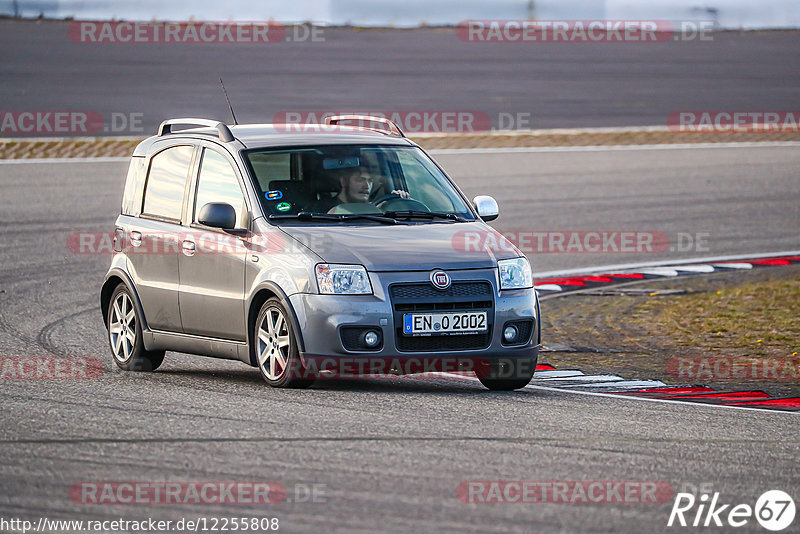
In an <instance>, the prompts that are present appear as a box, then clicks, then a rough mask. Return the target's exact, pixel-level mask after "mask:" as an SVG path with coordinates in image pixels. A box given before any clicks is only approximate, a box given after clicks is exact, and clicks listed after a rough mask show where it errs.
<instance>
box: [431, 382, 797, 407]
mask: <svg viewBox="0 0 800 534" xmlns="http://www.w3.org/2000/svg"><path fill="white" fill-rule="evenodd" d="M436 374H438V375H441V376H442V377H447V378H458V379H460V380H471V381H473V382H477V381H478V379H477V378H475V377H471V376H463V375H455V374H452V373H436ZM525 389H532V390H539V391H547V392H551V393H563V394H566V395H585V396H587V397H602V398H606V399H615V400H620V399H622V400H630V401H638V402H653V403H658V404H681V405H683V406H694V407H695V408H712V409H723V410H744V411H748V412H763V413H770V414H777V415H794V416H797V415H800V412H786V411H782V410H769V409H767V408H748V407H746V406H728V405H725V404H706V403H703V402H687V401H680V400H673V399H651V398H649V397H637V396H636V395H615V394H614V393H602V392H599V391H580V390H574V389H562V388H560V387H551V386H537V385H534V384H528V385H527V386H525Z"/></svg>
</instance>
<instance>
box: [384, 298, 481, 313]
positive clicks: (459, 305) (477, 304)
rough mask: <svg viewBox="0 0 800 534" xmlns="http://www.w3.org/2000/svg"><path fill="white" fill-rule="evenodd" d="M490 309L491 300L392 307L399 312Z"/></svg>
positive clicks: (396, 305) (422, 303)
mask: <svg viewBox="0 0 800 534" xmlns="http://www.w3.org/2000/svg"><path fill="white" fill-rule="evenodd" d="M491 307H492V301H491V300H472V301H469V302H420V303H417V304H414V303H408V304H395V305H394V309H395V310H397V311H401V312H413V311H466V310H485V309H487V308H491Z"/></svg>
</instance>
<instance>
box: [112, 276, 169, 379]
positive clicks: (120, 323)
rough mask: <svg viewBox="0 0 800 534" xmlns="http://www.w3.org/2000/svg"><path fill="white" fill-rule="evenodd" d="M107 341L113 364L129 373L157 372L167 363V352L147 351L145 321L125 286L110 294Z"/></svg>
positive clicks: (120, 286) (120, 285)
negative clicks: (144, 335) (165, 358)
mask: <svg viewBox="0 0 800 534" xmlns="http://www.w3.org/2000/svg"><path fill="white" fill-rule="evenodd" d="M106 328H108V341H109V344H110V345H111V354H112V355H113V356H114V363H116V364H117V366H118V367H119V368H120V369H124V370H126V371H155V370H156V369H158V367H159V366H160V365H161V363H162V362H163V361H164V351H163V350H158V351H149V350H145V348H144V340H143V339H142V321H141V318H140V317H139V314H138V312H137V311H136V306H135V305H134V303H133V297H132V296H131V293H130V291H129V290H128V288H127V286H126V285H125V284H119V285H118V286H117V287H116V289H114V293H112V294H111V302H110V303H109V305H108V313H107V316H106Z"/></svg>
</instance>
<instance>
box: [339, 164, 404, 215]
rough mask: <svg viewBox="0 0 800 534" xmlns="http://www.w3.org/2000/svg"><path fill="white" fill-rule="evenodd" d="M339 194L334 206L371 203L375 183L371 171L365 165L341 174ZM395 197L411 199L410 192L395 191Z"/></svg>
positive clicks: (345, 170) (393, 192) (343, 171)
mask: <svg viewBox="0 0 800 534" xmlns="http://www.w3.org/2000/svg"><path fill="white" fill-rule="evenodd" d="M338 178H339V185H340V190H339V194H338V195H336V197H335V198H334V199H333V201H334V203H333V205H332V206H331V207H333V206H338V205H339V204H350V203H355V202H369V196H370V194H371V193H372V187H373V185H374V183H375V181H374V179H373V177H372V175H371V174H370V172H369V169H368V168H367V167H365V166H364V165H361V166H358V167H352V168H349V169H344V170H342V171H340V172H339V176H338ZM392 194H393V195H397V196H399V197H400V198H409V194H408V191H402V190H399V189H395V190H394V191H392Z"/></svg>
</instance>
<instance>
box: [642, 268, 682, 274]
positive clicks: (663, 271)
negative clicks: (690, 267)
mask: <svg viewBox="0 0 800 534" xmlns="http://www.w3.org/2000/svg"><path fill="white" fill-rule="evenodd" d="M636 272H637V273H639V274H654V275H656V276H678V271H676V270H675V269H669V268H667V267H650V268H647V269H638V270H637V271H636Z"/></svg>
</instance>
